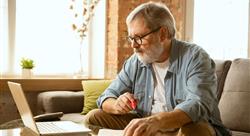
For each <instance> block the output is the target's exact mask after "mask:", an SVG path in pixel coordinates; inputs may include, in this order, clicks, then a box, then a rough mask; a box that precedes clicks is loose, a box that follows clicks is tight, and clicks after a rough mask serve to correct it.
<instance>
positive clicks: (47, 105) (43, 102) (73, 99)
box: [37, 91, 84, 114]
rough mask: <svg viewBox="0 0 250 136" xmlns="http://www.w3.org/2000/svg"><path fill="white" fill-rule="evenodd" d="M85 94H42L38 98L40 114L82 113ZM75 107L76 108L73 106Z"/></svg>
mask: <svg viewBox="0 0 250 136" xmlns="http://www.w3.org/2000/svg"><path fill="white" fill-rule="evenodd" d="M83 99H84V97H83V93H82V91H79V92H72V91H48V92H42V93H40V94H39V95H38V98H37V101H38V102H37V105H38V106H37V107H38V114H43V113H53V112H63V113H72V112H81V111H82V107H83V105H82V104H83V103H82V101H83ZM72 105H74V106H72Z"/></svg>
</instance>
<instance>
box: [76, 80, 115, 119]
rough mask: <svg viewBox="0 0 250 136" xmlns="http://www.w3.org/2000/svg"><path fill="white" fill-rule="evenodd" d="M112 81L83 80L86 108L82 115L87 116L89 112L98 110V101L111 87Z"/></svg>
mask: <svg viewBox="0 0 250 136" xmlns="http://www.w3.org/2000/svg"><path fill="white" fill-rule="evenodd" d="M111 82H112V80H83V81H82V87H83V93H84V104H83V105H84V106H83V110H82V113H81V114H83V115H85V114H87V113H88V112H89V111H91V110H93V109H96V108H97V105H96V100H97V98H98V97H99V96H100V95H101V94H102V93H103V92H104V90H105V89H106V88H107V87H108V86H109V84H110V83H111Z"/></svg>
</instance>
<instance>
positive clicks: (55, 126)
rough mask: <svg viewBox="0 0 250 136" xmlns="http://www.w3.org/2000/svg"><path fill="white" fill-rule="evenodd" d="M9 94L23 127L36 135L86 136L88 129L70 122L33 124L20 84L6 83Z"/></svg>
mask: <svg viewBox="0 0 250 136" xmlns="http://www.w3.org/2000/svg"><path fill="white" fill-rule="evenodd" d="M8 86H9V88H10V91H11V94H12V96H13V98H14V101H15V103H16V105H17V109H18V111H19V113H20V116H21V118H22V121H23V123H24V125H25V127H27V128H29V129H31V130H32V131H33V132H35V134H37V135H41V136H44V135H70V136H71V135H76V134H79V135H81V136H87V135H88V134H89V132H90V131H91V130H90V129H88V128H86V127H85V126H83V125H79V124H76V123H74V122H72V121H52V122H35V121H34V117H33V114H32V112H31V110H30V107H29V105H28V102H27V100H26V97H25V95H24V92H23V89H22V87H21V84H19V83H14V82H8Z"/></svg>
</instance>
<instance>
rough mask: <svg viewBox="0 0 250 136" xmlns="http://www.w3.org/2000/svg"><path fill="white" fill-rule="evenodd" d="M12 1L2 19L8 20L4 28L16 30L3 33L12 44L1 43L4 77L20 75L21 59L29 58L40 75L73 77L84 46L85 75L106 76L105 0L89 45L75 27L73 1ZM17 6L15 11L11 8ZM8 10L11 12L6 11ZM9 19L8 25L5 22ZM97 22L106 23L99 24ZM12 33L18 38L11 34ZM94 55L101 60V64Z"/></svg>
mask: <svg viewBox="0 0 250 136" xmlns="http://www.w3.org/2000/svg"><path fill="white" fill-rule="evenodd" d="M11 1H14V3H12V2H11ZM11 1H8V0H1V5H2V6H1V7H4V5H7V6H5V7H7V9H6V8H1V10H2V11H3V12H0V13H1V20H4V21H1V27H2V26H5V27H4V28H6V26H7V25H10V26H9V27H7V28H15V29H14V30H11V29H5V30H2V31H1V35H0V36H1V37H0V38H1V39H2V38H3V39H5V40H6V39H9V41H10V43H7V42H4V43H3V42H1V46H0V50H3V51H2V52H3V55H2V56H1V58H0V59H1V61H0V62H1V69H0V70H1V75H20V73H21V67H20V65H19V64H20V59H21V58H22V57H26V58H31V59H33V60H34V62H35V68H34V74H35V75H36V76H62V77H63V76H66V77H67V76H73V75H74V74H75V73H76V72H78V71H79V69H80V57H79V56H80V51H79V49H80V46H83V52H82V54H83V59H82V61H83V63H82V64H83V66H84V67H83V69H84V72H85V73H86V75H85V76H86V77H94V78H102V77H103V76H104V45H105V10H106V4H105V3H106V2H105V0H101V1H100V2H99V3H98V5H97V7H96V10H95V16H94V17H95V18H93V19H94V20H93V22H92V23H91V24H90V26H91V27H90V29H89V36H88V39H87V41H88V43H89V44H86V43H87V42H85V44H83V45H80V41H79V38H78V37H77V36H76V35H75V33H74V31H73V30H72V27H71V26H72V23H73V21H74V20H73V19H74V17H73V13H72V11H71V10H70V9H69V7H70V3H71V0H64V1H62V0H11ZM78 1H81V0H78ZM13 6H14V7H15V8H11V7H13ZM7 10H9V11H10V12H6V11H7ZM6 16H8V17H9V19H8V17H6ZM13 16H14V17H13ZM2 18H3V19H2ZM10 18H12V19H10ZM6 20H8V24H6V23H5V22H6ZM95 21H98V22H103V23H99V24H98V25H97V24H96V23H95ZM96 27H98V28H99V30H98V33H95V32H97V31H96ZM8 32H10V33H14V35H8V34H7V33H8ZM6 35H8V37H6ZM96 38H98V40H95V39H96ZM5 40H4V41H5ZM1 41H2V40H1ZM7 41H8V40H7ZM13 41H14V42H13ZM93 41H95V42H93ZM11 42H12V43H13V44H11ZM97 46H98V48H97ZM94 48H97V50H94ZM2 52H1V54H2ZM9 56H13V57H9ZM93 56H97V57H98V63H96V62H95V61H96V58H95V57H93ZM7 62H8V63H7ZM93 62H95V63H93Z"/></svg>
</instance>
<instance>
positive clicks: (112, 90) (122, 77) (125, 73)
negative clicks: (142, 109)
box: [97, 56, 136, 108]
mask: <svg viewBox="0 0 250 136" xmlns="http://www.w3.org/2000/svg"><path fill="white" fill-rule="evenodd" d="M134 59H135V57H133V56H132V57H131V58H129V59H128V60H127V61H125V63H124V65H123V68H122V70H121V71H120V72H119V74H118V75H117V77H116V79H115V80H114V81H113V82H112V83H111V84H110V86H109V87H108V88H107V89H106V90H105V91H104V93H102V94H101V95H100V96H99V98H98V99H97V106H98V107H99V108H102V103H103V102H104V101H105V100H106V99H107V98H111V97H112V98H118V97H119V96H120V95H121V94H123V93H125V92H131V91H132V84H133V83H132V79H131V77H133V74H134V73H135V71H134V69H135V66H136V65H134V63H135V61H134Z"/></svg>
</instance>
